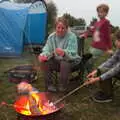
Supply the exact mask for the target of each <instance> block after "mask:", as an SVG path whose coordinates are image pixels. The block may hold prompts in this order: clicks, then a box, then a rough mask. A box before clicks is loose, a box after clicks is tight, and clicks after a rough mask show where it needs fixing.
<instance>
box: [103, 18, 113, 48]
mask: <svg viewBox="0 0 120 120" xmlns="http://www.w3.org/2000/svg"><path fill="white" fill-rule="evenodd" d="M103 32H104V40H105V44H106V47H107V49H111V48H112V41H111V28H110V22H109V21H108V20H106V22H105V23H104V26H103Z"/></svg>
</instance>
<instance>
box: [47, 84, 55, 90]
mask: <svg viewBox="0 0 120 120" xmlns="http://www.w3.org/2000/svg"><path fill="white" fill-rule="evenodd" d="M47 90H48V91H50V92H57V90H56V87H55V86H53V85H50V86H48V88H47Z"/></svg>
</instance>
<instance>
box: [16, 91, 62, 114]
mask: <svg viewBox="0 0 120 120" xmlns="http://www.w3.org/2000/svg"><path fill="white" fill-rule="evenodd" d="M17 106H23V107H22V108H19V107H17ZM14 107H15V110H16V111H17V112H19V113H21V114H23V115H29V116H39V115H47V114H50V113H53V112H55V111H58V110H59V109H60V108H62V107H63V104H60V106H56V105H54V103H53V102H51V101H50V100H48V99H47V98H46V97H45V95H44V94H42V95H41V94H40V93H32V94H30V95H29V96H25V95H24V96H21V97H20V98H19V99H18V100H17V101H16V102H15V104H14Z"/></svg>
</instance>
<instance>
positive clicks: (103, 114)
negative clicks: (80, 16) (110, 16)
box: [0, 41, 120, 120]
mask: <svg viewBox="0 0 120 120" xmlns="http://www.w3.org/2000/svg"><path fill="white" fill-rule="evenodd" d="M89 44H90V41H86V45H85V49H86V51H87V50H88V48H89ZM36 61H37V60H36V57H35V56H34V55H32V54H30V53H25V54H23V56H22V57H21V58H15V59H13V58H12V59H10V58H9V59H0V103H1V102H2V101H5V102H7V103H8V104H12V103H14V101H15V99H16V98H17V93H16V84H15V83H11V82H9V80H8V76H7V74H6V73H4V72H5V71H7V70H8V69H10V68H13V67H14V66H16V65H20V64H34V65H38V64H39V63H37V62H36ZM99 61H102V59H100V60H99ZM32 85H33V86H34V87H36V88H38V89H39V90H40V91H44V81H43V74H42V71H38V80H37V81H35V82H34V83H32ZM96 89H97V87H96V86H92V87H84V88H81V89H80V90H78V91H77V92H75V93H74V94H72V95H70V96H69V97H67V98H66V99H65V100H64V101H63V102H64V104H65V107H64V108H63V109H61V111H58V112H57V113H55V114H52V115H49V116H46V117H45V118H46V120H119V119H120V94H119V93H120V89H117V90H116V91H115V96H114V101H113V102H111V103H104V104H100V103H95V102H93V101H92V100H91V98H90V97H91V94H92V93H94V92H95V91H96ZM55 95H56V96H58V97H62V95H63V94H59V93H57V94H55ZM0 120H16V112H15V111H14V109H13V107H6V106H0ZM40 120H43V119H42V118H40Z"/></svg>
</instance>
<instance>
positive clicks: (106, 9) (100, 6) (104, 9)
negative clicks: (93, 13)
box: [97, 4, 109, 13]
mask: <svg viewBox="0 0 120 120" xmlns="http://www.w3.org/2000/svg"><path fill="white" fill-rule="evenodd" d="M100 9H102V10H103V11H105V12H106V13H108V11H109V6H108V5H106V4H100V5H98V6H97V12H98V11H99V10H100Z"/></svg>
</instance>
